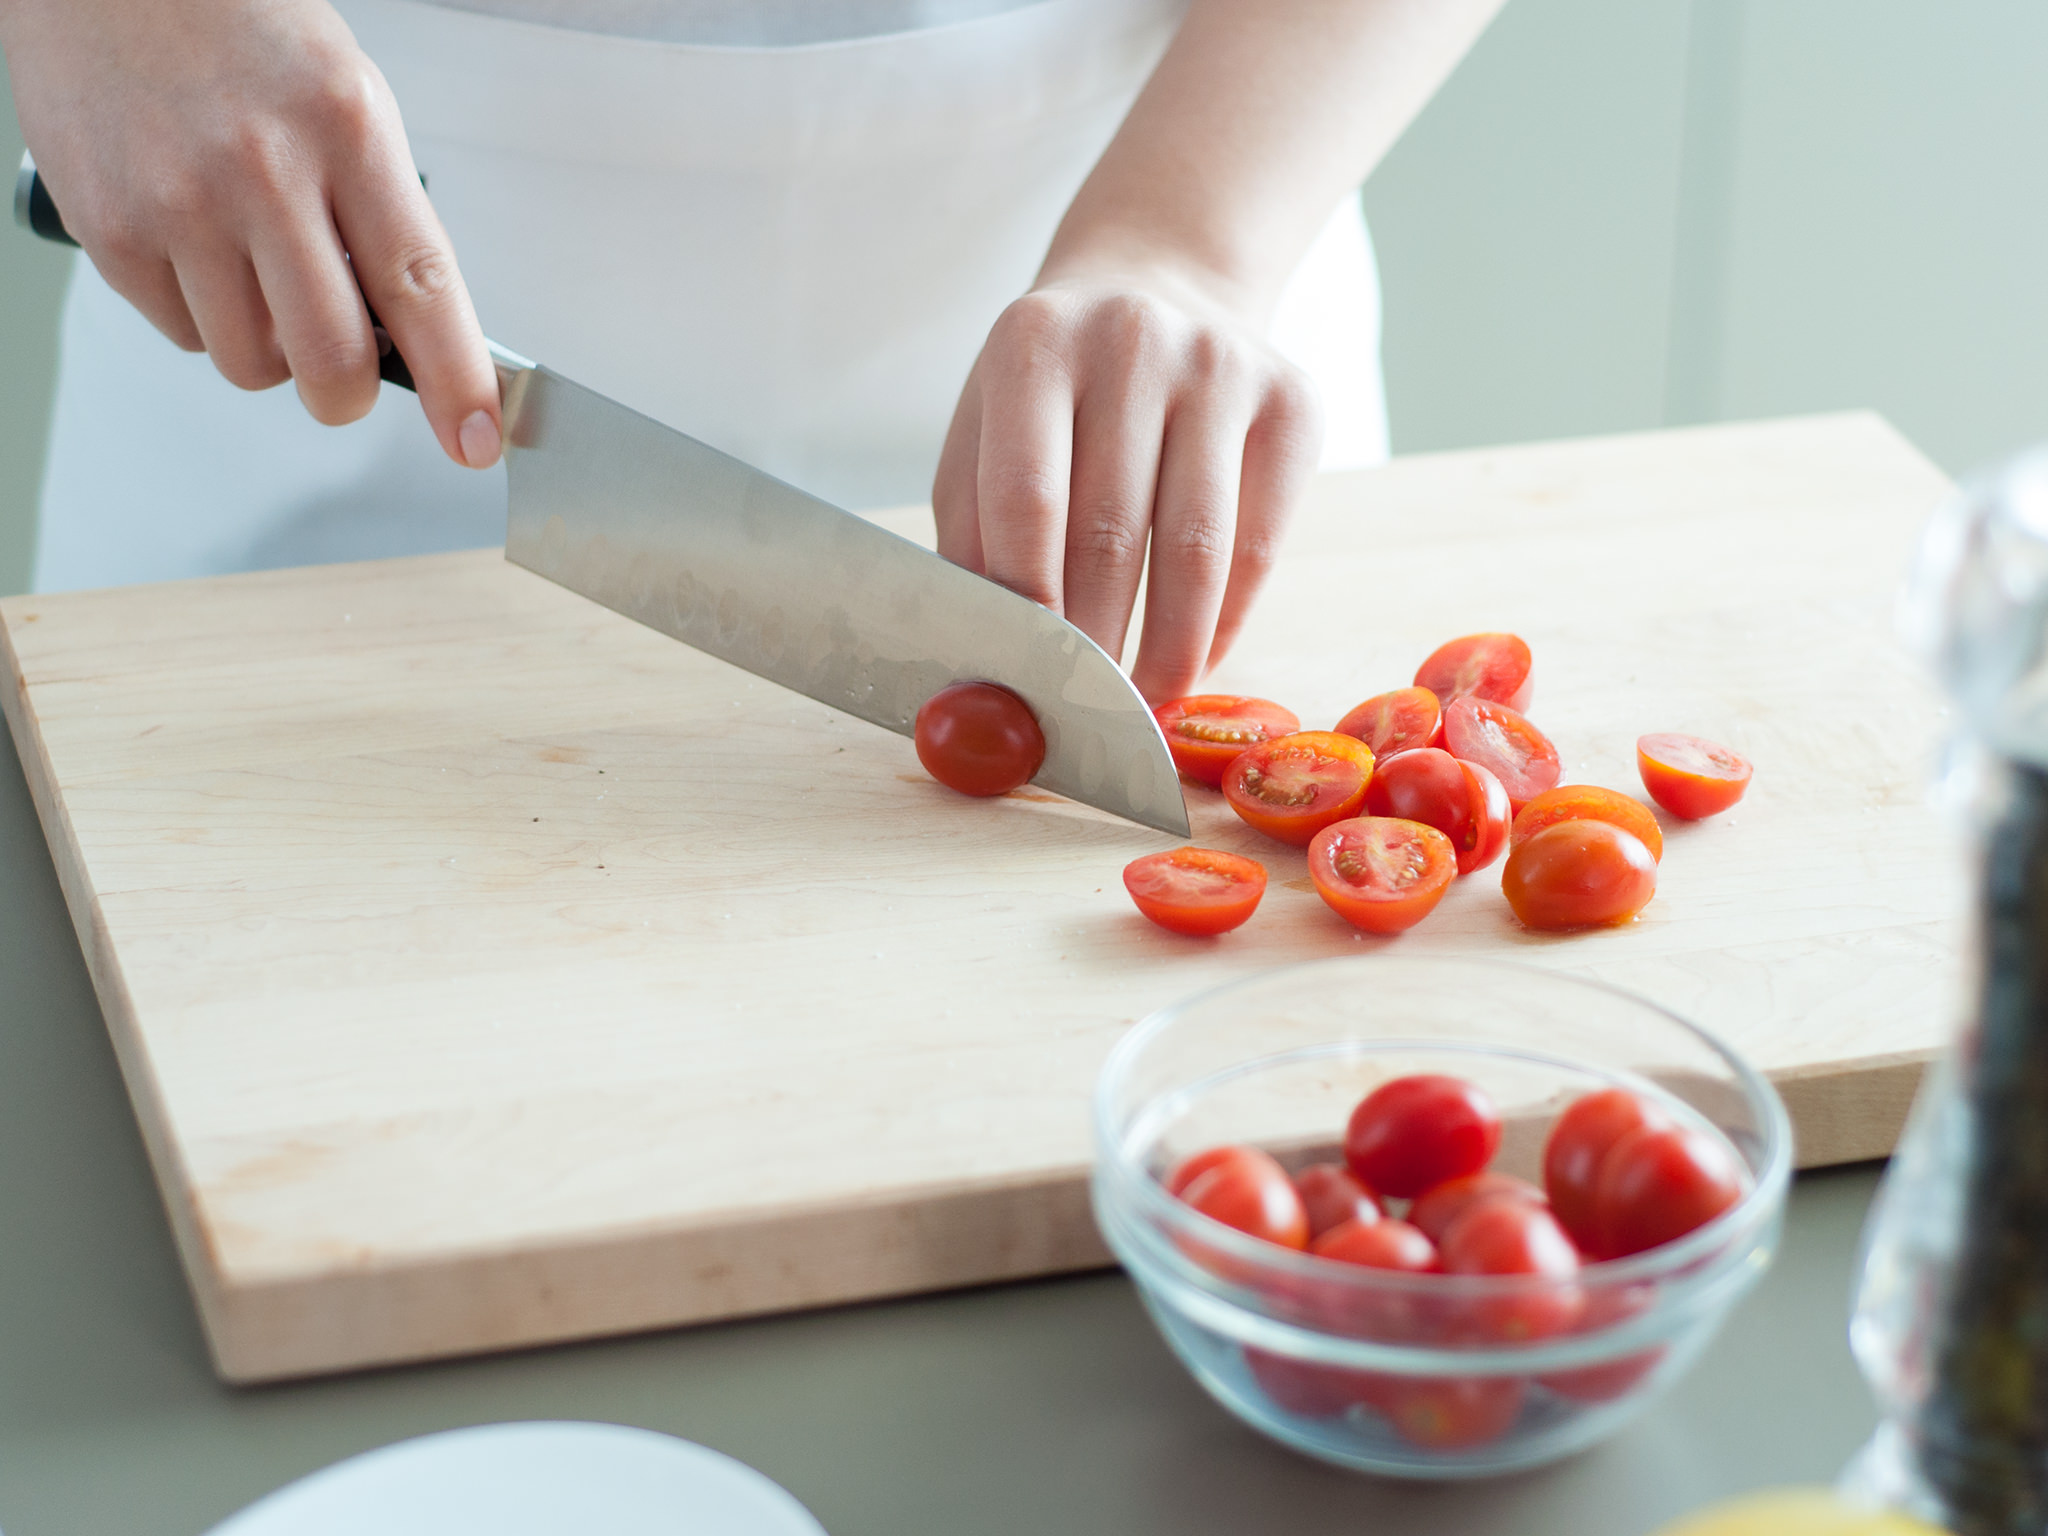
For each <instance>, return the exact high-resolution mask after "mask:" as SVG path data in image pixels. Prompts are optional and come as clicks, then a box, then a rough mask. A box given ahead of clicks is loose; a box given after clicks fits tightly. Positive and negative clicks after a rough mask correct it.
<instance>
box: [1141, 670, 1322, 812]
mask: <svg viewBox="0 0 2048 1536" xmlns="http://www.w3.org/2000/svg"><path fill="white" fill-rule="evenodd" d="M1152 717H1153V718H1154V719H1155V720H1157V721H1158V722H1159V729H1160V730H1162V731H1164V732H1165V733H1166V750H1167V751H1169V752H1171V753H1172V754H1173V766H1174V767H1176V768H1178V769H1179V770H1180V771H1181V772H1182V773H1183V774H1185V775H1186V776H1187V777H1188V778H1191V779H1193V780H1194V781H1195V782H1196V783H1197V784H1207V785H1208V786H1209V787H1210V788H1211V789H1214V788H1215V787H1216V786H1217V785H1218V784H1220V783H1222V782H1223V770H1224V769H1226V768H1228V767H1229V766H1230V764H1231V761H1232V759H1234V758H1235V757H1236V756H1237V754H1238V753H1240V752H1242V751H1244V750H1245V748H1247V747H1256V746H1257V745H1258V744H1259V743H1260V742H1262V741H1271V740H1273V739H1274V738H1275V737H1278V736H1288V735H1292V734H1293V733H1294V732H1296V731H1298V730H1300V729H1301V721H1300V720H1298V719H1296V718H1295V715H1294V712H1293V711H1292V710H1289V709H1282V708H1281V707H1280V706H1279V705H1278V704H1275V703H1274V702H1273V701H1272V700H1271V699H1248V698H1244V697H1242V696H1240V695H1238V694H1234V693H1198V694H1195V695H1193V696H1192V697H1190V698H1185V699H1170V700H1168V701H1167V702H1166V703H1164V704H1162V705H1160V706H1159V707H1158V708H1157V709H1155V710H1153V711H1152Z"/></svg>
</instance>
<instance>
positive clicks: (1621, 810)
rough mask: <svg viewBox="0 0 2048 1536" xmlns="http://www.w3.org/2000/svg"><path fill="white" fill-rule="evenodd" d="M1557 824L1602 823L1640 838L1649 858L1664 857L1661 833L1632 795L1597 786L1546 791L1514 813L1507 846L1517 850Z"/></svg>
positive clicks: (1563, 785) (1572, 785) (1590, 785)
mask: <svg viewBox="0 0 2048 1536" xmlns="http://www.w3.org/2000/svg"><path fill="white" fill-rule="evenodd" d="M1560 821H1604V822H1608V823H1610V824H1611V825H1613V826H1617V827H1619V828H1621V830H1622V831H1624V832H1626V833H1628V834H1629V835H1630V836H1632V837H1636V838H1640V839H1641V840H1642V844H1643V846H1644V847H1645V848H1647V849H1649V850H1650V857H1651V858H1653V859H1656V860H1659V861H1660V862H1661V861H1662V860H1663V857H1664V829H1663V828H1662V827H1660V826H1658V825H1657V818H1656V817H1655V816H1652V815H1651V814H1650V808H1649V807H1648V806H1647V805H1644V804H1643V802H1642V801H1640V800H1638V799H1636V798H1635V797H1634V796H1633V795H1624V794H1623V793H1622V792H1621V791H1620V790H1618V789H1602V788H1601V787H1600V786H1599V785H1597V784H1560V785H1558V786H1557V788H1555V789H1546V790H1545V791H1543V793H1542V794H1540V795H1538V796H1537V797H1536V798H1535V799H1534V800H1531V801H1530V802H1529V803H1528V804H1527V805H1525V806H1523V807H1522V808H1521V809H1520V810H1519V811H1517V812H1515V824H1514V826H1512V827H1511V828H1509V829H1508V846H1509V847H1511V848H1513V847H1519V846H1520V845H1521V844H1522V843H1525V842H1527V841H1528V840H1529V839H1530V838H1531V837H1533V836H1534V835H1535V834H1536V833H1538V832H1541V831H1542V830H1543V829H1544V828H1545V827H1552V826H1555V825H1557V823H1559V822H1560Z"/></svg>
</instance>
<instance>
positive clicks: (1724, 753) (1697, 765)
mask: <svg viewBox="0 0 2048 1536" xmlns="http://www.w3.org/2000/svg"><path fill="white" fill-rule="evenodd" d="M1636 769H1637V771H1638V772H1640V773H1641V774H1642V776H1643V788H1645V789H1647V790H1648V791H1649V792H1650V798H1651V799H1652V800H1654V801H1656V802H1657V803H1658V804H1659V805H1661V806H1663V807H1664V809H1665V810H1667V811H1669V812H1670V813H1671V814H1672V815H1674V816H1677V817H1680V818H1682V819H1683V820H1686V821H1698V820H1699V819H1700V818H1701V817H1703V816H1715V815H1719V814H1720V813H1721V812H1722V811H1725V810H1727V809H1728V807H1729V806H1731V805H1733V804H1734V803H1735V802H1736V801H1738V800H1740V799H1741V798H1742V796H1743V794H1744V792H1745V791H1747V790H1748V788H1749V780H1750V776H1751V774H1752V772H1753V771H1754V770H1752V769H1751V767H1750V764H1749V759H1748V758H1746V757H1744V756H1743V755H1742V754H1741V753H1739V752H1731V751H1729V750H1728V749H1727V748H1726V747H1724V746H1721V745H1719V744H1718V743H1716V742H1711V741H1708V740H1707V739H1706V738H1705V737H1702V736H1683V735H1680V734H1678V733H1677V732H1674V731H1665V732H1659V733H1657V734H1654V735H1650V736H1644V737H1642V738H1641V739H1639V740H1638V741H1637V742H1636Z"/></svg>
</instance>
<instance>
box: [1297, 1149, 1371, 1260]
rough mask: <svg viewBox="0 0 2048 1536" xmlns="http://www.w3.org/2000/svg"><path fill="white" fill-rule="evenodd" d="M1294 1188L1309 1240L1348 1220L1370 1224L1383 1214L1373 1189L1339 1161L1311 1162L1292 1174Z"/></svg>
mask: <svg viewBox="0 0 2048 1536" xmlns="http://www.w3.org/2000/svg"><path fill="white" fill-rule="evenodd" d="M1294 1191H1295V1193H1296V1194H1298V1195H1300V1196H1301V1203H1302V1207H1303V1208H1304V1209H1305V1210H1306V1211H1307V1212H1308V1233H1309V1237H1310V1239H1311V1241H1313V1240H1314V1239H1315V1238H1318V1237H1321V1236H1322V1235H1323V1234H1324V1233H1325V1232H1327V1231H1329V1230H1330V1229H1331V1228H1332V1227H1341V1226H1343V1225H1344V1223H1345V1222H1347V1221H1362V1222H1365V1223H1367V1224H1370V1223H1372V1222H1375V1221H1378V1220H1379V1219H1380V1217H1381V1215H1383V1214H1384V1213H1383V1212H1382V1211H1381V1210H1380V1205H1379V1202H1378V1201H1377V1200H1375V1199H1373V1197H1372V1191H1371V1190H1369V1189H1367V1188H1366V1187H1365V1186H1364V1185H1363V1184H1361V1183H1359V1182H1358V1180H1357V1179H1355V1178H1353V1177H1352V1176H1351V1170H1350V1169H1349V1168H1346V1167H1345V1166H1344V1165H1343V1164H1342V1163H1310V1164H1309V1165H1308V1166H1307V1167H1306V1168H1303V1169H1302V1170H1300V1171H1299V1172H1298V1173H1296V1174H1295V1176H1294Z"/></svg>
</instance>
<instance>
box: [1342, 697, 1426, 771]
mask: <svg viewBox="0 0 2048 1536" xmlns="http://www.w3.org/2000/svg"><path fill="white" fill-rule="evenodd" d="M1336 729H1337V731H1338V733H1339V734H1341V735H1344V736H1356V737H1357V738H1358V739H1359V740H1360V741H1362V742H1364V743H1365V744H1366V745H1367V746H1368V747H1371V748H1372V755H1373V756H1374V757H1376V758H1387V757H1392V756H1393V755H1394V754H1395V753H1396V752H1406V751H1408V750H1409V749H1410V748H1412V747H1440V746H1442V745H1443V743H1444V707H1443V703H1442V701H1441V700H1439V699H1438V698H1437V696H1436V695H1435V694H1433V693H1431V692H1430V691H1429V690H1428V689H1427V688H1396V689H1395V690H1394V691H1393V692H1392V693H1376V694H1374V695H1373V696H1372V697H1371V698H1369V699H1367V700H1366V701H1365V702H1364V703H1363V704H1360V705H1359V706H1357V708H1355V709H1353V710H1352V711H1351V713H1350V714H1348V715H1346V716H1345V717H1344V718H1343V719H1342V720H1339V721H1338V722H1337V726H1336Z"/></svg>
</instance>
